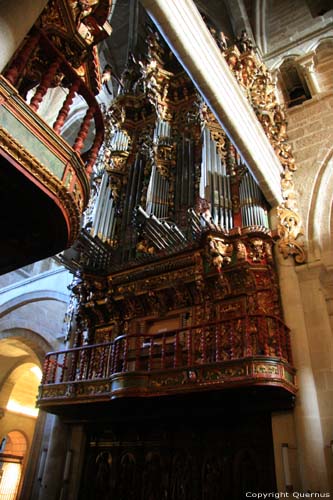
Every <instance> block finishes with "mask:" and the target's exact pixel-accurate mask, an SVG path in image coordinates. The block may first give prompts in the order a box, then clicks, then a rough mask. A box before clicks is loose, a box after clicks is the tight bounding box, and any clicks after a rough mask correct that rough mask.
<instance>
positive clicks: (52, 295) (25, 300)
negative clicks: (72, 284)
mask: <svg viewBox="0 0 333 500" xmlns="http://www.w3.org/2000/svg"><path fill="white" fill-rule="evenodd" d="M43 300H56V301H58V302H64V303H65V304H66V303H67V302H68V296H67V295H65V294H64V293H61V292H57V291H55V290H35V291H33V292H28V293H23V294H21V295H19V296H18V297H15V298H13V299H10V300H8V301H7V302H5V303H4V304H2V305H0V317H1V316H5V315H6V314H8V313H9V312H11V311H14V310H15V309H18V308H19V307H22V306H25V305H27V304H29V303H31V302H38V301H43Z"/></svg>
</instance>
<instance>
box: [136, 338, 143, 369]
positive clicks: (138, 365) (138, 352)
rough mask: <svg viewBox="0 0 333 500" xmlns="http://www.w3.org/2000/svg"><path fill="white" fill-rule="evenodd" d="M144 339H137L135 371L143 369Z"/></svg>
mask: <svg viewBox="0 0 333 500" xmlns="http://www.w3.org/2000/svg"><path fill="white" fill-rule="evenodd" d="M142 342H143V340H142V337H139V336H138V337H136V339H135V370H140V369H141V345H142Z"/></svg>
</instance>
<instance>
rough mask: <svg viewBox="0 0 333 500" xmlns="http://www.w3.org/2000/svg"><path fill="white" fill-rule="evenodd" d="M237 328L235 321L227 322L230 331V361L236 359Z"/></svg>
mask: <svg viewBox="0 0 333 500" xmlns="http://www.w3.org/2000/svg"><path fill="white" fill-rule="evenodd" d="M235 327H236V322H235V320H234V321H228V322H227V328H228V330H229V344H230V346H229V347H230V348H229V358H230V359H235V342H234V338H235Z"/></svg>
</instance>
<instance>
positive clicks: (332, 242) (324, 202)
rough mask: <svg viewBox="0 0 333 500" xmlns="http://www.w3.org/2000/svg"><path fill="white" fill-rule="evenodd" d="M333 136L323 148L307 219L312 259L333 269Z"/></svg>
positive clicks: (315, 170)
mask: <svg viewBox="0 0 333 500" xmlns="http://www.w3.org/2000/svg"><path fill="white" fill-rule="evenodd" d="M332 144H333V136H331V137H330V138H329V139H328V140H327V141H326V143H325V145H324V146H323V147H321V149H320V151H319V153H318V156H317V159H316V160H315V162H314V165H313V168H312V169H311V170H313V171H314V172H315V179H314V182H313V185H312V192H311V197H310V203H309V207H308V213H307V218H306V222H307V224H306V236H307V240H308V242H309V259H310V260H315V259H316V260H317V259H318V258H321V259H322V260H323V261H324V263H325V264H327V265H332V264H333V258H332V252H333V146H332Z"/></svg>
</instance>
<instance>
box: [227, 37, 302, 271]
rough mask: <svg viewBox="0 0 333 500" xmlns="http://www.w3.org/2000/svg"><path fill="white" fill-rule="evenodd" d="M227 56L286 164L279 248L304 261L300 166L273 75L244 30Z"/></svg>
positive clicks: (298, 260) (280, 210) (278, 155)
mask: <svg viewBox="0 0 333 500" xmlns="http://www.w3.org/2000/svg"><path fill="white" fill-rule="evenodd" d="M224 56H225V59H226V61H227V63H228V65H229V68H230V69H231V71H232V72H233V73H234V75H235V77H236V79H237V80H238V82H239V84H240V86H241V88H242V89H243V90H244V92H245V95H246V96H247V98H248V100H249V102H250V104H251V105H252V107H253V109H254V110H255V112H256V115H257V117H258V120H259V121H260V123H261V125H262V127H263V129H264V131H265V133H266V135H267V137H268V139H269V140H270V142H271V144H272V146H273V148H274V151H275V153H276V155H277V157H278V158H279V160H280V162H281V164H282V166H283V172H282V175H281V190H282V196H283V199H284V201H283V202H282V204H281V205H280V206H279V207H278V219H279V224H278V235H279V241H278V246H279V249H280V251H281V253H282V255H283V256H284V257H285V258H286V257H288V256H289V255H293V256H294V257H295V261H296V262H297V263H302V262H304V261H305V258H306V256H305V250H304V244H303V242H301V241H297V240H299V239H300V236H301V235H302V234H303V233H302V228H301V221H300V217H299V215H298V211H297V194H296V192H295V189H294V184H293V180H292V179H293V172H295V170H296V168H297V167H296V164H295V159H294V157H293V154H292V151H291V146H290V144H289V143H288V136H287V120H286V115H285V112H284V110H283V108H282V106H280V105H279V104H278V102H277V99H276V95H275V84H274V82H273V79H272V76H271V74H270V72H269V71H268V69H267V68H266V66H265V65H264V63H262V62H261V61H260V60H259V58H258V56H257V55H256V53H255V52H254V50H253V46H252V43H251V41H250V40H249V38H248V36H247V34H246V33H245V32H244V31H243V32H242V34H241V35H240V37H238V38H237V40H236V46H231V47H229V48H228V49H227V50H226V51H224Z"/></svg>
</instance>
